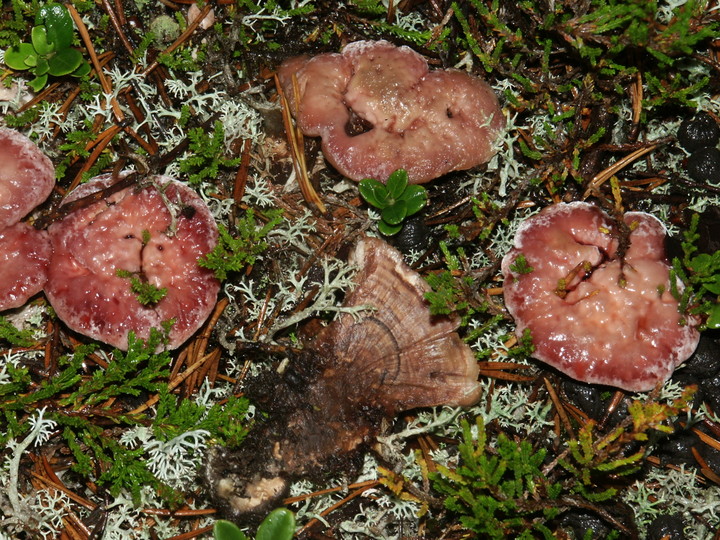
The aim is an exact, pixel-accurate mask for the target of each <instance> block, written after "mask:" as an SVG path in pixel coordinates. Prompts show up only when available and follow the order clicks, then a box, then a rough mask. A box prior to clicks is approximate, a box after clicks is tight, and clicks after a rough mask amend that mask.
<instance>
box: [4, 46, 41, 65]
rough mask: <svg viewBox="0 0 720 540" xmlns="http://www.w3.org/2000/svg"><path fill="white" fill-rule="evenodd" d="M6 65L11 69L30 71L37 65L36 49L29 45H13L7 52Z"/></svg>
mask: <svg viewBox="0 0 720 540" xmlns="http://www.w3.org/2000/svg"><path fill="white" fill-rule="evenodd" d="M28 59H31V62H32V63H28V62H27V60H28ZM5 63H6V64H7V66H8V67H9V68H10V69H16V70H24V69H28V68H30V67H32V66H34V65H35V64H37V55H36V54H35V49H34V48H33V46H32V45H30V44H29V43H20V44H18V45H13V46H12V47H9V48H8V49H7V50H6V51H5Z"/></svg>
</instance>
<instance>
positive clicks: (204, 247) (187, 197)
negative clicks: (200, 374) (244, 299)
mask: <svg viewBox="0 0 720 540" xmlns="http://www.w3.org/2000/svg"><path fill="white" fill-rule="evenodd" d="M126 174H127V173H121V175H120V177H121V178H122V177H124V176H125V175H126ZM116 180H117V178H115V179H114V178H113V177H112V175H110V174H107V175H102V176H99V177H96V178H94V179H92V180H90V182H88V183H87V184H84V185H83V186H81V187H79V188H78V189H76V190H75V191H74V192H73V193H72V194H71V195H70V197H68V199H67V201H66V204H67V202H70V201H74V200H78V199H80V198H82V197H84V196H87V195H90V194H92V193H94V192H97V191H99V190H101V189H105V188H107V187H108V186H110V185H112V184H113V183H114V182H115V181H116ZM48 232H49V233H50V238H51V242H52V246H53V256H52V261H51V265H50V271H49V276H48V283H47V285H46V287H45V293H46V295H47V297H48V299H49V300H50V303H51V304H52V306H53V308H54V309H55V311H56V313H57V315H58V317H60V319H62V321H63V322H65V324H67V326H68V327H70V328H72V329H73V330H75V331H77V332H79V333H81V334H84V335H86V336H89V337H91V338H94V339H98V340H100V341H104V342H106V343H109V344H110V345H113V346H115V347H117V348H119V349H126V348H127V345H128V333H129V332H131V331H132V332H134V333H135V334H136V335H137V336H138V337H140V338H143V339H147V338H148V337H149V334H150V330H151V329H152V328H158V329H160V328H161V326H162V325H163V323H166V322H168V321H174V323H173V325H172V328H171V330H170V333H169V336H168V337H169V342H168V343H167V348H169V349H172V348H176V347H178V346H179V345H181V344H182V343H183V342H184V341H185V340H186V339H188V338H189V337H190V336H191V335H192V334H193V333H194V332H195V331H196V330H197V329H198V328H199V327H200V326H201V325H202V324H203V322H204V321H205V319H206V318H207V317H208V315H209V314H210V312H211V311H212V309H213V307H214V305H215V301H216V299H217V293H218V290H219V288H220V283H219V281H218V280H217V279H216V278H215V276H214V274H213V272H212V271H209V270H207V269H204V268H201V267H200V266H198V263H197V261H198V259H199V258H200V257H201V256H203V255H205V254H207V253H208V252H209V251H211V250H212V249H213V247H214V246H215V245H216V243H217V238H218V230H217V226H216V224H215V221H214V219H213V217H212V215H211V214H210V211H209V209H208V208H207V206H206V205H205V203H204V201H203V200H202V199H201V198H200V197H199V196H198V195H197V194H196V193H195V192H194V191H193V190H192V189H190V188H188V187H187V186H185V185H184V184H182V183H181V182H178V181H176V180H173V179H171V178H168V177H164V176H154V177H151V178H148V179H144V180H142V183H141V184H140V185H134V186H131V187H128V188H125V189H122V190H120V191H118V192H116V193H113V194H111V195H109V196H107V197H106V198H104V199H100V200H99V201H98V202H93V203H91V204H89V205H88V206H85V207H82V208H80V209H78V210H75V211H73V212H72V213H70V214H69V215H68V216H67V217H65V218H64V219H62V220H61V221H59V222H57V223H54V224H53V225H51V226H50V228H49V229H48ZM118 270H121V271H123V272H125V277H123V276H119V275H118ZM128 275H129V276H132V277H135V278H136V279H138V280H140V281H141V282H147V283H150V284H152V285H153V286H155V287H156V288H158V289H163V288H164V289H167V294H166V295H165V296H164V297H163V298H162V299H161V300H159V301H158V302H157V303H154V304H150V305H143V304H141V303H140V301H139V300H138V296H137V294H136V293H135V292H133V291H132V290H131V286H130V285H131V283H130V279H129V277H128Z"/></svg>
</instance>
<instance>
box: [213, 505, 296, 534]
mask: <svg viewBox="0 0 720 540" xmlns="http://www.w3.org/2000/svg"><path fill="white" fill-rule="evenodd" d="M294 534H295V515H294V514H293V513H292V512H291V511H290V510H288V509H286V508H277V509H275V510H273V511H272V512H270V513H269V514H268V515H267V517H266V518H265V519H264V520H263V522H262V523H261V524H260V527H258V530H257V534H256V535H255V540H290V539H291V538H292V537H293V535H294ZM213 535H214V536H215V540H248V537H247V535H246V534H245V533H244V532H242V531H241V530H240V528H239V527H238V526H237V525H235V524H234V523H232V522H230V521H226V520H224V519H220V520H218V521H216V522H215V526H214V527H213Z"/></svg>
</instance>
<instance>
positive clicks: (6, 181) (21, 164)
mask: <svg viewBox="0 0 720 540" xmlns="http://www.w3.org/2000/svg"><path fill="white" fill-rule="evenodd" d="M54 185H55V168H54V167H53V164H52V162H51V161H50V159H49V158H48V157H47V156H46V155H45V154H43V153H42V152H41V151H40V149H39V148H38V147H37V146H36V145H35V143H34V142H32V141H31V140H30V139H28V138H27V137H26V136H25V135H23V134H22V133H19V132H17V131H15V130H14V129H8V128H0V229H2V228H4V227H7V226H9V225H13V224H15V223H17V222H18V221H20V220H21V219H22V218H23V217H25V216H26V215H27V214H28V213H29V212H30V211H31V210H32V209H33V208H35V207H36V206H37V205H39V204H40V203H42V202H43V201H44V200H45V199H47V197H48V195H50V192H51V191H52V189H53V186H54Z"/></svg>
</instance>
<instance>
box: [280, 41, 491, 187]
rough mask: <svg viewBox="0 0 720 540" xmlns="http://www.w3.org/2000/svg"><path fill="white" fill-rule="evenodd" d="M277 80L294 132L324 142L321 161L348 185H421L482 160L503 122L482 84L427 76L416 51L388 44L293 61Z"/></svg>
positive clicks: (438, 73)
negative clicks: (390, 180) (398, 173)
mask: <svg viewBox="0 0 720 540" xmlns="http://www.w3.org/2000/svg"><path fill="white" fill-rule="evenodd" d="M293 75H295V78H296V79H297V89H298V91H299V98H300V99H299V103H296V102H295V92H294V87H293ZM278 77H279V79H280V83H281V85H282V87H283V91H284V93H285V95H286V97H287V98H288V100H289V101H290V105H291V110H293V111H295V112H296V119H297V123H298V126H299V128H300V129H301V130H302V132H303V133H304V134H305V135H308V136H312V137H317V136H319V137H321V138H322V149H323V153H324V154H325V157H326V158H327V159H328V161H330V163H332V164H333V165H334V166H335V168H336V169H337V170H338V171H340V172H341V173H342V174H343V175H345V176H347V177H348V178H352V179H353V180H362V179H363V178H366V177H372V178H376V179H378V180H381V181H384V180H385V179H387V177H388V176H389V175H390V173H392V172H393V171H395V170H397V169H405V170H407V171H408V174H409V177H410V182H411V183H415V184H420V183H425V182H429V181H430V180H432V179H434V178H437V177H439V176H442V175H443V174H445V173H448V172H450V171H456V170H463V169H469V168H471V167H474V166H476V165H480V164H483V163H486V162H487V161H489V160H490V158H491V157H492V156H493V155H494V154H495V152H496V148H495V145H496V140H497V138H498V135H499V134H500V132H501V131H502V129H503V128H504V126H505V119H504V117H503V115H502V112H501V110H500V106H499V104H498V100H497V97H496V96H495V94H494V93H493V91H492V89H491V88H490V86H489V85H488V84H487V83H486V82H485V81H483V80H481V79H479V78H477V77H473V76H471V75H468V74H467V73H465V72H462V71H457V70H435V71H429V70H428V65H427V62H426V61H425V59H424V58H423V57H422V56H420V55H419V54H418V53H416V52H415V51H413V50H412V49H410V48H409V47H396V46H394V45H392V44H391V43H389V42H387V41H357V42H354V43H350V44H348V45H347V46H345V48H344V49H343V51H342V53H340V54H338V53H327V54H321V55H318V56H315V57H312V58H308V57H299V58H291V59H290V60H288V61H286V62H284V63H283V64H282V65H281V66H280V69H279V71H278Z"/></svg>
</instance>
